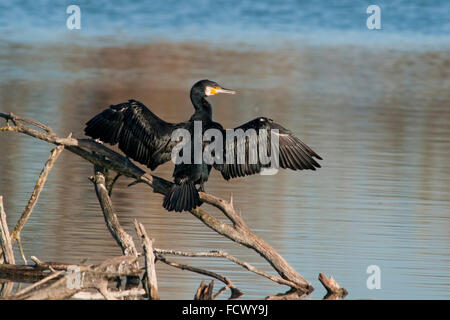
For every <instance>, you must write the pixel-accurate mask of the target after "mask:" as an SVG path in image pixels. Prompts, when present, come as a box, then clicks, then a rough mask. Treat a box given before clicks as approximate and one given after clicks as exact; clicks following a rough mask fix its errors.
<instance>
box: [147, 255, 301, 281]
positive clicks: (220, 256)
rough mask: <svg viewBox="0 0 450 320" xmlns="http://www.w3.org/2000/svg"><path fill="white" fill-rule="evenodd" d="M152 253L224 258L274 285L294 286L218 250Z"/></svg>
mask: <svg viewBox="0 0 450 320" xmlns="http://www.w3.org/2000/svg"><path fill="white" fill-rule="evenodd" d="M153 251H154V252H155V253H157V254H170V255H176V256H182V257H219V258H225V259H228V260H230V261H231V262H234V263H236V264H238V265H240V266H242V267H244V268H245V269H247V270H249V271H251V272H254V273H256V274H258V275H260V276H263V277H265V278H267V279H270V280H272V281H274V282H276V283H279V284H283V285H286V286H290V287H294V288H295V286H296V284H295V283H293V282H291V281H289V280H285V279H283V278H280V277H276V276H274V275H271V274H269V273H267V272H264V271H261V270H259V269H257V268H255V267H254V266H252V265H251V264H249V263H247V262H245V261H242V260H240V259H238V258H236V257H234V256H232V255H231V254H229V253H227V252H224V251H220V250H214V251H208V252H186V251H175V250H164V249H157V248H155V249H153Z"/></svg>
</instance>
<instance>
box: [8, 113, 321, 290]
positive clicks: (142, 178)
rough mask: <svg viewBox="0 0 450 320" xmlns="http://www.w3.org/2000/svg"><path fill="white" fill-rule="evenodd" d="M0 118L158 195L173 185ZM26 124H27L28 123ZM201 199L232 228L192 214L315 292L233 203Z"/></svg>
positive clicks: (79, 144) (110, 156)
mask: <svg viewBox="0 0 450 320" xmlns="http://www.w3.org/2000/svg"><path fill="white" fill-rule="evenodd" d="M0 117H3V118H5V119H7V120H8V119H9V120H13V121H15V125H14V126H9V125H8V126H6V127H2V128H0V131H8V132H19V133H24V134H27V135H29V136H32V137H34V138H38V139H41V140H43V141H46V142H48V143H52V144H56V145H63V146H65V148H66V149H67V150H69V151H71V152H73V153H75V154H77V155H79V156H80V157H82V158H84V159H86V160H87V161H89V162H91V163H92V164H94V165H97V166H98V167H100V168H103V169H105V170H114V171H116V172H117V173H119V174H121V175H123V176H126V177H130V178H132V179H134V180H135V181H136V182H142V183H145V184H147V185H148V186H150V187H151V188H153V191H154V192H156V193H161V194H166V193H167V192H168V190H169V189H170V186H171V184H172V183H171V182H169V181H166V180H164V179H162V178H159V177H157V176H153V175H149V174H146V173H145V172H144V171H143V170H142V169H140V168H139V167H137V166H136V165H134V164H133V163H132V162H131V161H129V160H128V159H127V158H125V157H123V156H122V155H120V154H119V153H117V152H115V151H113V150H111V149H109V148H107V147H106V146H104V145H103V144H100V143H97V142H96V141H94V140H92V139H74V138H71V137H69V138H60V137H57V136H55V135H54V134H49V133H48V132H42V131H39V130H35V129H32V128H30V127H28V126H26V125H24V124H23V123H21V121H17V120H19V119H18V117H17V116H15V118H14V117H11V115H6V114H3V113H0ZM14 119H16V120H14ZM20 120H22V119H20ZM23 122H25V123H27V121H23ZM33 122H34V123H31V122H30V121H28V123H30V124H33V125H35V121H33ZM43 126H44V127H45V125H42V126H40V128H42V127H43ZM38 127H39V126H38ZM100 179H101V178H100ZM103 180H104V178H103ZM94 182H95V184H96V186H97V188H98V190H99V191H102V190H103V189H102V188H103V187H100V186H99V185H98V182H97V181H95V180H94ZM100 183H101V184H103V185H104V184H105V182H104V181H103V182H100ZM104 191H105V192H106V194H107V191H106V187H104ZM200 200H202V201H203V202H206V203H208V204H210V205H213V206H214V207H216V208H218V209H219V210H220V211H221V212H222V213H224V215H225V216H226V217H227V218H228V219H229V220H230V221H231V222H232V224H231V225H230V224H227V223H224V222H222V221H221V220H219V219H217V218H215V217H213V216H212V215H210V214H209V213H207V212H206V211H204V210H203V209H200V208H198V209H195V210H192V211H191V214H193V215H194V216H195V217H197V218H198V219H199V220H201V221H202V222H203V223H204V224H205V225H207V226H208V227H209V228H211V229H213V230H214V231H216V232H217V233H219V234H221V235H224V236H226V237H227V238H229V239H231V240H233V241H235V242H237V243H240V244H242V245H244V246H246V247H248V248H251V249H253V250H255V251H256V252H257V253H259V254H260V255H261V256H262V257H263V258H264V259H266V260H267V261H268V262H269V263H270V264H271V266H272V267H273V268H274V269H275V270H276V271H277V272H278V274H279V275H280V276H281V278H283V279H285V280H287V281H290V282H291V285H295V287H294V288H295V289H296V290H300V291H301V292H307V293H310V292H312V290H313V287H312V286H311V284H310V283H309V282H307V281H306V280H305V279H304V278H303V277H302V276H301V275H300V274H298V273H297V272H296V271H295V270H294V269H293V268H292V267H291V266H290V265H289V264H288V263H287V262H286V260H284V258H283V257H281V255H279V254H278V253H277V251H276V250H275V249H274V248H272V247H271V246H270V245H269V244H268V243H266V242H265V241H264V240H263V239H262V238H260V237H258V236H257V235H255V234H254V233H253V232H251V231H250V229H249V228H248V227H247V225H246V224H245V222H244V221H243V219H242V216H241V215H240V214H239V213H237V212H236V211H235V209H234V207H233V204H232V201H226V200H223V199H220V198H217V197H215V196H213V195H210V194H206V193H203V192H200ZM221 281H222V280H221Z"/></svg>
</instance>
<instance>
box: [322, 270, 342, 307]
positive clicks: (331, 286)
mask: <svg viewBox="0 0 450 320" xmlns="http://www.w3.org/2000/svg"><path fill="white" fill-rule="evenodd" d="M319 281H320V283H322V285H323V286H324V287H325V289H327V294H326V295H325V297H324V298H323V299H324V300H338V299H342V298H345V296H347V294H348V292H347V290H346V289H345V288H341V286H340V285H339V284H338V283H337V282H336V280H334V279H333V277H329V278H328V277H327V276H326V275H324V274H323V273H319Z"/></svg>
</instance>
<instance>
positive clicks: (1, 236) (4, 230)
mask: <svg viewBox="0 0 450 320" xmlns="http://www.w3.org/2000/svg"><path fill="white" fill-rule="evenodd" d="M0 244H1V248H2V251H3V259H4V261H5V263H7V264H15V263H16V261H15V260H14V251H13V249H12V243H11V238H10V235H9V229H8V222H7V220H6V213H5V210H4V208H3V196H0ZM0 258H1V252H0ZM0 262H1V261H0Z"/></svg>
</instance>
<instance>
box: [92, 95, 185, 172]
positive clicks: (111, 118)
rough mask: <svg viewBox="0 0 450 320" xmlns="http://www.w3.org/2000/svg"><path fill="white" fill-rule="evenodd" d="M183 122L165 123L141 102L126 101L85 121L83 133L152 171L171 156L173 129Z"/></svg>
mask: <svg viewBox="0 0 450 320" xmlns="http://www.w3.org/2000/svg"><path fill="white" fill-rule="evenodd" d="M183 125H185V123H180V124H173V123H168V122H165V121H164V120H162V119H160V118H159V117H158V116H156V115H155V114H154V113H153V112H151V111H150V110H149V109H148V108H147V107H146V106H145V105H144V104H142V103H141V102H139V101H136V100H129V101H128V102H124V103H121V104H118V105H112V106H110V107H109V108H108V109H106V110H103V111H102V112H100V113H99V114H98V115H96V116H95V117H93V118H92V119H91V120H89V121H88V122H87V123H86V128H85V129H84V132H85V134H86V135H88V136H90V137H92V138H94V139H100V140H101V141H103V142H107V143H109V144H111V145H115V144H117V143H119V149H120V150H122V151H123V152H124V153H125V154H126V155H127V156H129V157H130V158H132V159H134V160H136V161H138V162H140V163H142V164H145V165H146V166H147V167H149V168H150V169H151V170H154V169H155V168H156V167H158V166H159V165H160V164H163V163H165V162H167V161H169V160H170V159H171V151H172V148H173V147H174V146H175V145H176V143H177V142H172V141H171V134H172V131H173V130H174V129H176V128H178V127H182V126H183Z"/></svg>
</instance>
